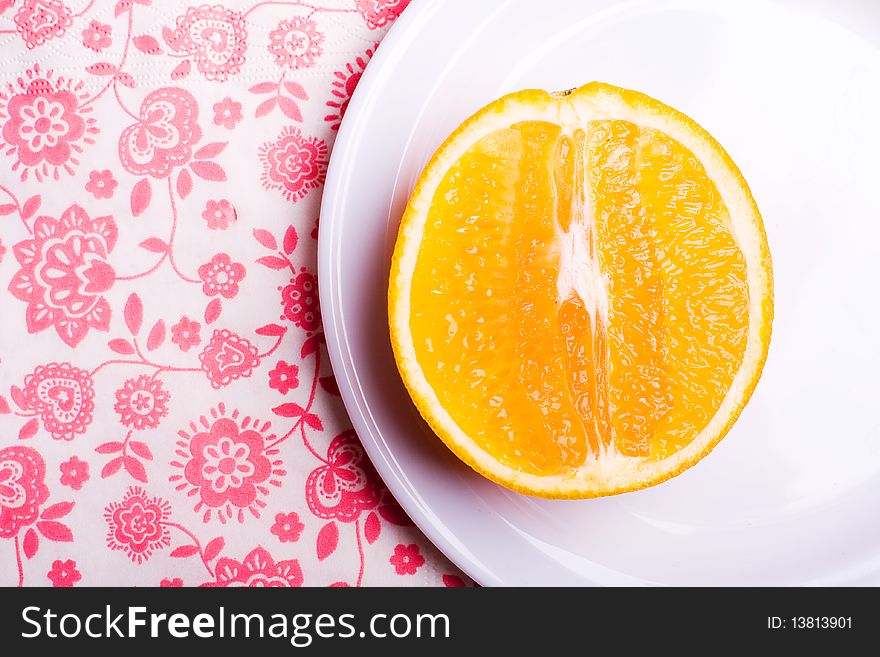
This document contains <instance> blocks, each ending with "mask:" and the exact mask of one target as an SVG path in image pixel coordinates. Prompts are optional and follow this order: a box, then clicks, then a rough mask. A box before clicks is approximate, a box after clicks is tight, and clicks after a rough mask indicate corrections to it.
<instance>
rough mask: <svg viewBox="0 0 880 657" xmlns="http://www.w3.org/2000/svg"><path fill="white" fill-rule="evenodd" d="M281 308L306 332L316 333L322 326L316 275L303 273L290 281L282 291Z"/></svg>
mask: <svg viewBox="0 0 880 657" xmlns="http://www.w3.org/2000/svg"><path fill="white" fill-rule="evenodd" d="M281 307H282V308H283V309H284V316H285V317H286V318H287V319H288V320H290V321H291V322H293V323H294V324H295V325H296V326H299V327H300V328H303V329H305V330H306V331H314V330H315V329H317V328H318V327H319V326H320V325H321V310H320V308H319V306H318V279H316V278H315V275H314V274H311V273H309V272H307V271H302V272H300V273H299V274H298V275H296V276H295V277H293V278H291V279H290V284H289V285H286V286H284V288H283V289H282V290H281Z"/></svg>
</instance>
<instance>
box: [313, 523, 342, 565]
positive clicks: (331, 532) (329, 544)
mask: <svg viewBox="0 0 880 657" xmlns="http://www.w3.org/2000/svg"><path fill="white" fill-rule="evenodd" d="M338 543H339V528H338V527H337V526H336V523H335V522H333V521H332V520H331V521H330V522H328V523H327V524H326V525H324V526H323V527H321V531H319V532H318V540H317V541H316V545H315V547H316V551H317V553H318V560H319V561H323V560H324V559H326V558H327V557H329V556H330V555H331V554H333V552H335V551H336V546H337V545H338Z"/></svg>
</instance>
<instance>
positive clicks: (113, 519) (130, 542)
mask: <svg viewBox="0 0 880 657" xmlns="http://www.w3.org/2000/svg"><path fill="white" fill-rule="evenodd" d="M170 516H171V505H170V504H168V502H167V501H165V500H163V499H162V498H159V497H147V493H146V491H145V490H144V489H143V488H141V487H140V486H132V487H131V488H129V489H128V491H127V492H126V493H125V497H123V498H122V501H121V502H111V503H110V504H109V505H107V507H106V508H105V509H104V519H105V520H106V521H107V527H108V529H107V547H109V548H110V549H111V550H122V551H123V552H125V553H126V554H127V555H128V557H129V558H130V559H131V560H132V561H134V562H135V563H137V564H141V563H143V562H144V561H146V560H147V559H149V558H150V557H151V556H152V555H153V552H155V551H157V550H161V549H163V548H165V547H167V546H168V545H170V544H171V532H170V531H169V530H168V527H167V526H166V524H165V523H167V522H168V520H169V518H170Z"/></svg>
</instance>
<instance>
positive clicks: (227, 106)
mask: <svg viewBox="0 0 880 657" xmlns="http://www.w3.org/2000/svg"><path fill="white" fill-rule="evenodd" d="M242 118H244V117H243V116H242V114H241V103H237V102H235V101H234V100H232V99H231V98H230V97H229V96H227V97H226V98H224V99H223V100H221V101H220V102H219V103H214V125H222V126H223V127H224V128H226V129H227V130H232V129H233V128H235V126H236V124H238V122H239V121H241V120H242Z"/></svg>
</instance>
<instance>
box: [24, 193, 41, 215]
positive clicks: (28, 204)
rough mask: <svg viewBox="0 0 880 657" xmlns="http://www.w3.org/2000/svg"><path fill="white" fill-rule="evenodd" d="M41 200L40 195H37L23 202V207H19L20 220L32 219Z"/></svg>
mask: <svg viewBox="0 0 880 657" xmlns="http://www.w3.org/2000/svg"><path fill="white" fill-rule="evenodd" d="M41 202H42V199H41V198H40V195H39V194H37V195H35V196H31V197H30V198H29V199H28V200H27V201H25V202H24V205H22V206H21V218H22V219H30V218H31V217H33V216H34V215H35V214H36V213H37V210H39V209H40V203H41Z"/></svg>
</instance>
